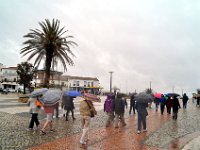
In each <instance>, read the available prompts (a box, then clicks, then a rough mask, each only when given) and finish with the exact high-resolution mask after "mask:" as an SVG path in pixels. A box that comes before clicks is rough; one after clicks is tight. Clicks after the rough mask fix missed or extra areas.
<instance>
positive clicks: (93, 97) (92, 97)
mask: <svg viewBox="0 0 200 150" xmlns="http://www.w3.org/2000/svg"><path fill="white" fill-rule="evenodd" d="M83 98H85V99H86V100H90V101H94V102H101V99H100V98H99V97H98V96H96V95H94V94H89V93H84V94H83Z"/></svg>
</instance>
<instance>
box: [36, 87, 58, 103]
mask: <svg viewBox="0 0 200 150" xmlns="http://www.w3.org/2000/svg"><path fill="white" fill-rule="evenodd" d="M61 95H62V92H61V91H60V90H48V91H47V92H46V93H45V94H44V96H43V97H42V98H41V99H40V100H41V102H42V103H43V104H45V105H54V104H56V103H57V102H58V101H59V100H60V99H61Z"/></svg>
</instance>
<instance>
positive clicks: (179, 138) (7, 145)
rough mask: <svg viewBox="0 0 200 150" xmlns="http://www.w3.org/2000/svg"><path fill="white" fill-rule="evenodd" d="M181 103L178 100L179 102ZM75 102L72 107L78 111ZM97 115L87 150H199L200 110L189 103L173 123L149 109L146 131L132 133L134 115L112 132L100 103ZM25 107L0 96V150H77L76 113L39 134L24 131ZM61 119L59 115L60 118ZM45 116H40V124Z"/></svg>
mask: <svg viewBox="0 0 200 150" xmlns="http://www.w3.org/2000/svg"><path fill="white" fill-rule="evenodd" d="M180 102H181V101H180ZM78 105H79V104H78V102H76V108H78ZM96 107H97V109H98V115H97V117H95V118H94V119H93V120H92V124H91V130H90V134H89V138H90V140H89V142H88V147H87V149H88V150H98V149H102V150H104V149H105V150H108V149H109V150H118V149H119V150H121V149H122V150H158V149H160V150H168V149H169V150H176V149H184V150H188V149H191V150H193V149H194V150H199V147H200V146H199V141H200V115H199V114H200V108H198V107H196V106H195V104H193V103H192V102H190V103H189V105H188V108H187V109H186V110H183V109H182V108H181V109H180V111H179V116H178V120H177V121H173V120H172V119H171V116H170V115H167V114H166V113H165V114H164V115H161V114H160V112H155V109H154V108H152V109H149V110H148V111H149V116H148V117H147V128H148V131H147V132H145V133H141V134H137V133H136V123H137V116H136V115H128V111H127V112H126V117H125V118H126V122H127V126H125V127H121V128H118V129H114V128H113V127H109V128H105V120H106V115H105V114H104V112H102V110H101V109H102V107H103V105H102V103H101V104H99V103H97V104H96ZM28 109H29V108H28V107H27V105H26V104H23V103H19V102H17V100H16V99H15V98H13V97H9V96H8V97H7V98H5V97H2V96H0V120H1V121H0V129H1V130H0V150H1V149H2V150H23V149H28V150H47V149H48V150H54V149H55V150H66V149H69V150H78V149H80V148H79V139H80V135H81V127H80V116H79V115H78V111H77V110H76V118H77V119H76V120H75V121H72V119H71V118H70V120H69V121H65V120H64V118H63V117H60V118H59V119H54V125H55V127H56V132H54V133H47V135H43V136H41V135H39V131H32V132H30V131H26V129H27V126H28V123H29V119H30V114H29V113H28ZM61 116H62V115H61ZM44 117H45V115H44V114H42V115H40V121H41V124H43V123H44V121H45V120H44Z"/></svg>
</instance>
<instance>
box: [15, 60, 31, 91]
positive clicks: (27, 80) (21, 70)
mask: <svg viewBox="0 0 200 150" xmlns="http://www.w3.org/2000/svg"><path fill="white" fill-rule="evenodd" d="M17 75H18V76H19V79H18V81H17V82H18V83H19V84H23V85H24V94H25V88H26V87H30V85H31V81H32V80H33V75H34V67H33V65H32V64H31V63H28V62H22V63H21V64H18V65H17Z"/></svg>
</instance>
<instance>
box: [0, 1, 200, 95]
mask: <svg viewBox="0 0 200 150" xmlns="http://www.w3.org/2000/svg"><path fill="white" fill-rule="evenodd" d="M199 8H200V2H199V1H197V0H194V1H187V0H177V1H173V0H163V1H157V0H152V1H148V0H141V1H136V0H125V1H121V0H119V1H114V0H110V1H105V0H102V1H97V0H86V1H81V0H73V1H72V0H71V1H62V0H57V1H54V0H48V1H47V0H43V1H40V0H34V1H26V0H18V1H7V0H1V6H0V18H1V24H0V28H1V30H0V33H1V36H0V41H1V42H0V52H1V55H0V61H1V63H4V64H5V65H7V66H14V65H16V64H17V63H19V62H21V61H23V60H25V58H21V56H20V55H19V50H20V49H21V48H22V47H23V45H22V42H23V41H24V39H23V35H25V34H26V33H27V32H29V29H36V28H39V25H38V22H39V21H43V20H44V19H45V18H49V19H52V18H57V19H59V20H60V21H61V26H65V27H66V29H68V30H69V32H68V34H70V35H73V36H74V37H75V38H74V41H76V42H77V43H78V44H79V46H78V47H77V48H75V49H73V51H74V53H75V54H76V58H74V61H75V66H74V67H71V66H69V67H68V71H67V72H66V73H67V74H70V75H83V76H97V77H98V78H99V80H100V83H101V85H102V86H104V87H105V89H106V90H108V89H109V73H108V72H109V71H114V74H113V84H114V85H116V86H118V87H121V89H122V91H124V92H125V91H128V92H130V91H134V90H135V89H136V90H137V91H141V90H144V89H146V88H147V87H149V82H150V81H151V82H152V87H153V89H154V90H156V91H160V92H171V90H172V87H174V89H175V91H176V92H179V93H180V92H181V91H182V89H183V90H184V91H185V92H193V91H195V89H196V88H197V87H199V86H200V81H198V77H199V76H200V72H199V70H198V64H199V59H198V57H199V55H200V51H199V50H198V49H199V47H200V44H199V39H200V38H199V35H200V34H199V33H200V28H199V26H200V21H199V19H198V17H199V16H198V14H199V10H200V9H199Z"/></svg>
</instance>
